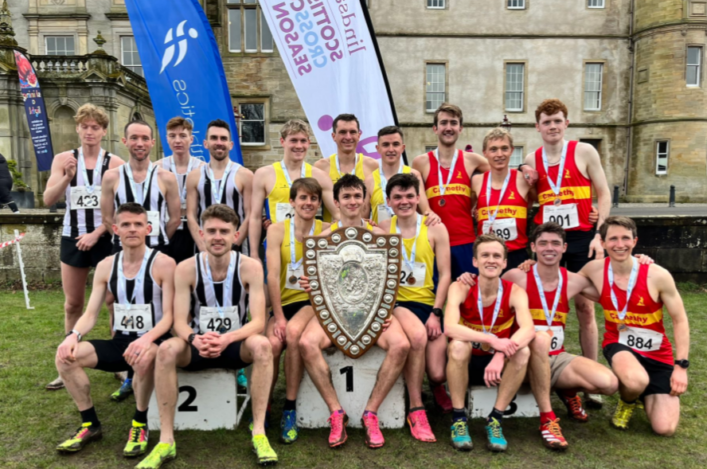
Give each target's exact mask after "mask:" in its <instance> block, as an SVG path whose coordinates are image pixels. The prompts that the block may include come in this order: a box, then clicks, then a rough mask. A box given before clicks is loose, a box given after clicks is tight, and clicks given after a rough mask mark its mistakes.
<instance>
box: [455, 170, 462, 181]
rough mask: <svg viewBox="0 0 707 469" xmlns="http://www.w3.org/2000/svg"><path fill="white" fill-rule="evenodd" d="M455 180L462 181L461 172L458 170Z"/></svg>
mask: <svg viewBox="0 0 707 469" xmlns="http://www.w3.org/2000/svg"><path fill="white" fill-rule="evenodd" d="M456 179H462V172H461V170H459V172H458V173H457V176H456Z"/></svg>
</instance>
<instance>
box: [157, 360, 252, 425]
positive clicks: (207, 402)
mask: <svg viewBox="0 0 707 469" xmlns="http://www.w3.org/2000/svg"><path fill="white" fill-rule="evenodd" d="M249 370H250V367H248V368H247V369H246V374H247V375H248V385H249V387H250V373H249ZM177 380H178V382H179V396H178V398H177V408H176V409H175V416H174V429H175V430H215V429H217V428H225V429H227V430H233V429H235V428H236V427H237V426H238V423H239V422H240V420H241V417H242V416H243V412H244V411H245V408H246V406H247V404H248V401H249V400H250V390H249V389H248V390H246V392H245V393H240V394H239V393H238V386H237V385H236V372H235V371H231V370H225V369H213V370H204V371H182V370H177ZM147 422H148V426H149V427H150V429H152V430H159V428H160V415H159V406H158V404H157V396H156V393H154V392H153V393H152V397H151V398H150V408H149V410H148V413H147Z"/></svg>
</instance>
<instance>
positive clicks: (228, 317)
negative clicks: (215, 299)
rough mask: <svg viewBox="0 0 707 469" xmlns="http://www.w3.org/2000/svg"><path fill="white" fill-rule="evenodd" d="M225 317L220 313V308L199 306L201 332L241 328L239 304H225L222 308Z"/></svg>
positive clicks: (222, 332)
mask: <svg viewBox="0 0 707 469" xmlns="http://www.w3.org/2000/svg"><path fill="white" fill-rule="evenodd" d="M221 311H223V317H221V315H220V314H219V313H218V308H215V307H211V306H202V307H201V308H199V332H200V333H202V334H205V333H207V332H218V333H220V334H225V333H227V332H231V331H235V330H238V329H240V327H241V323H240V319H239V318H238V306H225V307H223V308H221Z"/></svg>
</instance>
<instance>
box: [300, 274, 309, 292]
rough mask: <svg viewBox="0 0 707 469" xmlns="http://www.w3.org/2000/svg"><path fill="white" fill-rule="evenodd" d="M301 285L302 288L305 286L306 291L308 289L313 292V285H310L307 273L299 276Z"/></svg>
mask: <svg viewBox="0 0 707 469" xmlns="http://www.w3.org/2000/svg"><path fill="white" fill-rule="evenodd" d="M299 286H300V288H303V289H304V291H306V292H307V293H311V292H312V287H310V286H309V277H307V276H306V275H303V276H301V277H300V278H299Z"/></svg>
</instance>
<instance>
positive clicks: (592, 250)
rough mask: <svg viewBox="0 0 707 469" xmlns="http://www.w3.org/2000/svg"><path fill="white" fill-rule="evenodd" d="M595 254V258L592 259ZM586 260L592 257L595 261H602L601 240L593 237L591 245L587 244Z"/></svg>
mask: <svg viewBox="0 0 707 469" xmlns="http://www.w3.org/2000/svg"><path fill="white" fill-rule="evenodd" d="M594 254H596V257H594ZM587 257H588V258H590V259H591V258H592V257H594V258H595V259H604V246H602V245H601V239H600V238H599V236H595V237H594V239H593V240H592V242H591V243H589V254H587Z"/></svg>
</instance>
